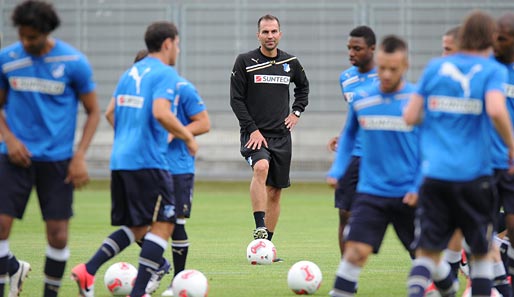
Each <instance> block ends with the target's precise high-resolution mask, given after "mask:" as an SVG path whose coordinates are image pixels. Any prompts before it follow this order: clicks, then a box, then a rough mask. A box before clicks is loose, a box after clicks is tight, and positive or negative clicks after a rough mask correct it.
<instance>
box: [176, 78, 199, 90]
mask: <svg viewBox="0 0 514 297" xmlns="http://www.w3.org/2000/svg"><path fill="white" fill-rule="evenodd" d="M177 90H178V91H179V92H196V87H195V85H194V84H193V83H192V82H190V81H189V80H187V79H186V78H185V77H183V76H179V77H178V81H177Z"/></svg>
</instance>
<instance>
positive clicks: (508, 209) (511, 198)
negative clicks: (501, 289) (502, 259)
mask: <svg viewBox="0 0 514 297" xmlns="http://www.w3.org/2000/svg"><path fill="white" fill-rule="evenodd" d="M497 26H498V32H497V33H498V35H497V38H496V40H495V43H494V56H495V58H496V60H497V61H498V62H499V63H501V64H502V65H504V66H505V68H506V69H507V72H508V80H507V83H506V85H505V95H506V98H507V101H506V103H507V104H506V105H507V109H508V111H509V114H510V119H511V121H512V120H513V119H514V13H512V12H509V13H505V14H504V15H502V16H501V17H500V18H499V19H498V21H497ZM493 143H494V145H493V154H494V155H493V156H494V169H495V170H494V176H495V182H496V185H497V188H498V194H499V196H500V202H501V203H500V205H503V210H504V212H505V226H506V228H507V237H508V238H504V239H503V241H504V244H505V245H508V243H507V242H510V246H509V247H508V249H507V256H508V257H507V258H508V260H507V261H506V262H507V267H508V268H509V269H508V271H511V272H510V273H509V275H510V276H511V278H512V276H513V275H514V250H513V249H512V246H513V244H512V243H514V186H513V185H514V176H513V175H511V174H509V172H508V168H509V166H508V160H507V147H506V146H505V143H504V142H503V141H502V139H501V138H500V137H499V135H498V133H496V132H495V133H494V134H493ZM500 223H501V222H500ZM500 249H501V247H500ZM496 269H500V267H497V268H496ZM495 282H496V280H495ZM511 290H512V289H511ZM511 294H514V292H511ZM503 295H504V296H505V294H503Z"/></svg>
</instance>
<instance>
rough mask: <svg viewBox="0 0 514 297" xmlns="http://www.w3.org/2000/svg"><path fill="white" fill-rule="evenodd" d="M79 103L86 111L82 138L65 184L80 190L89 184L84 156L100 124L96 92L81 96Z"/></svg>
mask: <svg viewBox="0 0 514 297" xmlns="http://www.w3.org/2000/svg"><path fill="white" fill-rule="evenodd" d="M80 101H81V102H82V105H83V106H84V110H85V111H86V114H87V119H86V123H85V124H84V128H83V130H82V138H81V139H80V142H79V144H78V146H77V149H76V151H75V154H74V155H73V158H72V159H71V162H70V165H69V167H68V175H67V176H66V180H65V182H67V183H69V182H71V183H72V184H73V186H74V187H75V188H81V187H83V186H85V185H86V184H87V183H88V182H89V174H88V172H87V165H86V160H85V155H86V152H87V149H88V148H89V145H90V144H91V141H92V140H93V135H94V134H95V131H96V127H98V123H99V122H100V106H99V105H98V100H97V98H96V92H94V91H93V92H89V93H86V94H81V95H80Z"/></svg>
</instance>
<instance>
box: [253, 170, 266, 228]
mask: <svg viewBox="0 0 514 297" xmlns="http://www.w3.org/2000/svg"><path fill="white" fill-rule="evenodd" d="M268 170H269V162H268V160H259V161H257V163H255V165H254V166H253V177H252V181H251V183H250V199H251V200H252V209H253V211H254V212H256V211H266V201H267V193H266V178H267V177H268ZM267 217H268V214H267V213H266V218H267ZM266 227H268V229H269V226H268V224H267V223H266Z"/></svg>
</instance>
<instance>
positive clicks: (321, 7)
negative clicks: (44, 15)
mask: <svg viewBox="0 0 514 297" xmlns="http://www.w3.org/2000/svg"><path fill="white" fill-rule="evenodd" d="M19 2H20V1H14V0H3V1H0V5H1V9H2V14H1V15H0V18H1V19H0V25H1V30H2V33H3V42H2V44H8V43H11V42H14V41H16V39H17V32H16V30H15V29H14V28H12V26H11V24H10V14H11V12H12V9H13V7H14V6H15V5H16V3H19ZM52 2H53V3H54V4H55V6H56V8H57V9H58V12H59V15H60V17H61V19H62V25H61V27H60V28H59V29H58V30H57V31H56V32H55V33H54V36H56V37H57V38H60V39H63V40H65V41H67V42H69V43H71V44H72V45H74V46H75V47H77V48H78V49H80V50H81V51H83V52H84V53H85V54H86V55H87V56H88V58H89V60H90V62H91V64H92V66H93V69H94V74H95V79H96V81H97V83H98V94H99V99H100V102H101V106H102V108H105V107H106V106H107V102H108V100H109V99H110V97H111V93H112V90H113V89H114V86H115V84H116V82H117V79H118V77H119V75H120V74H121V73H122V72H123V71H124V70H125V69H126V68H127V67H128V66H129V65H130V64H131V63H132V60H133V57H134V55H135V53H136V52H137V51H138V50H139V49H141V48H143V47H144V42H143V34H144V31H145V29H146V26H147V25H148V24H149V23H151V22H153V21H156V20H171V21H173V22H175V23H176V24H177V25H178V27H179V30H180V38H181V56H180V59H179V62H178V65H177V68H178V70H179V72H180V73H181V74H182V75H184V76H185V77H187V78H188V79H189V80H190V81H192V82H193V83H194V84H195V85H196V86H197V88H198V89H199V91H200V94H201V95H202V97H203V98H204V99H205V101H206V104H207V106H208V109H209V111H210V114H211V118H212V122H213V129H212V132H210V133H209V134H207V135H205V136H202V137H200V138H199V142H200V144H201V145H202V146H203V148H202V149H201V150H200V153H199V156H198V167H199V171H198V175H199V176H200V177H202V176H206V177H210V178H216V177H222V176H223V177H229V178H230V177H241V176H243V177H246V176H247V175H248V174H249V172H248V168H246V164H244V162H243V161H242V159H241V158H240V157H239V152H238V141H239V137H238V126H237V122H236V120H235V117H234V116H233V115H232V112H231V110H230V106H229V74H230V71H231V68H232V64H233V62H234V59H235V57H236V56H237V54H239V53H241V52H245V51H248V50H251V49H254V48H256V47H257V46H258V42H257V38H256V31H257V19H258V18H259V17H260V16H262V15H264V14H267V13H271V14H274V15H276V16H278V17H279V19H280V20H281V25H282V28H281V29H282V31H283V38H282V41H281V44H280V48H282V49H283V50H285V51H288V52H290V53H292V54H294V55H296V56H298V57H299V59H300V61H301V62H302V64H303V65H304V67H305V69H306V73H307V75H308V77H309V80H310V83H311V94H310V98H311V99H310V104H309V106H308V110H307V112H306V113H305V115H304V116H303V117H302V121H301V124H300V126H299V127H297V131H296V132H295V134H294V135H293V137H294V139H293V141H294V142H293V143H294V148H293V150H294V154H295V155H294V161H293V168H292V170H293V176H295V175H296V176H302V177H305V178H315V179H317V178H322V176H323V173H324V172H325V170H326V169H327V168H328V166H329V164H330V161H331V158H332V156H331V155H330V154H329V153H328V152H327V151H326V149H325V143H326V141H327V140H328V138H329V137H331V136H333V135H336V134H337V133H338V132H339V131H340V129H341V126H342V123H343V121H344V114H345V109H346V107H345V104H343V101H342V100H341V94H340V88H339V86H338V76H339V73H340V72H341V71H342V70H343V69H345V68H347V67H349V66H350V65H349V63H348V59H347V49H346V40H347V36H348V32H349V31H350V30H351V29H352V28H353V27H355V26H358V25H362V24H367V25H370V26H371V27H372V28H373V29H374V30H375V32H376V34H377V37H378V38H379V39H380V38H381V37H383V36H385V35H387V34H398V35H400V36H402V37H403V38H405V39H406V40H407V41H408V43H409V59H410V65H411V67H410V70H409V72H408V75H407V77H408V79H410V80H412V81H415V80H416V79H417V77H418V76H419V74H420V72H421V70H422V68H423V67H424V65H425V64H426V63H427V62H428V60H429V59H430V58H432V57H434V56H438V55H439V54H440V52H441V35H442V34H443V33H444V32H445V31H446V30H447V29H448V28H450V27H453V26H455V25H457V24H458V23H459V22H460V21H461V20H462V18H463V17H464V16H465V15H466V14H467V13H468V12H469V11H470V10H471V9H473V8H480V9H483V10H486V11H489V12H490V13H492V14H493V15H495V16H498V15H500V14H501V13H503V12H505V11H508V10H511V11H512V10H514V3H512V2H506V1H505V2H504V1H487V0H486V1H480V2H478V1H474V2H470V1H464V0H454V1H441V2H434V3H424V2H425V1H421V0H410V1H409V0H397V1H387V2H386V1H379V0H360V1H335V0H333V1H307V0H297V1H271V0H265V1H258V2H257V1H248V0H218V1H198V0H189V1H187V0H176V1H164V0H154V1H145V2H142V1H139V0H125V1H123V0H96V1H91V0H89V1H88V0H55V1H52ZM111 142H112V132H111V131H110V129H109V127H107V125H106V124H105V123H103V124H102V125H101V127H100V131H99V132H98V134H97V136H96V137H95V140H94V143H93V147H92V149H91V150H90V153H89V155H88V158H89V159H90V161H91V162H92V163H93V164H95V166H94V168H95V170H94V172H95V174H97V175H99V176H101V175H106V174H107V172H108V171H107V164H108V162H107V160H108V156H109V152H110V144H111Z"/></svg>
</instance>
